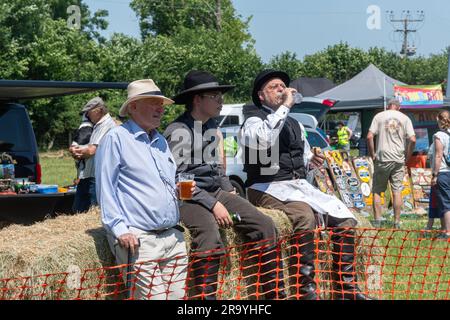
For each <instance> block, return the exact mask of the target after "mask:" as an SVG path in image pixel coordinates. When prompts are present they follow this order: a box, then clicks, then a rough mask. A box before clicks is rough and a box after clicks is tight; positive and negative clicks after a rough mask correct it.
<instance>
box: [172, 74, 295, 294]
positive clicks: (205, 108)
mask: <svg viewBox="0 0 450 320" xmlns="http://www.w3.org/2000/svg"><path fill="white" fill-rule="evenodd" d="M232 88H234V86H232V85H220V84H219V82H218V80H217V79H216V77H215V76H214V75H212V74H210V73H209V72H206V71H196V70H193V71H191V72H189V73H188V74H187V75H186V77H185V79H184V87H183V90H182V91H181V92H180V93H178V94H177V95H176V96H175V97H174V98H173V99H174V100H175V103H177V104H184V105H185V106H186V112H185V113H184V114H182V115H181V116H180V117H179V118H177V119H176V120H174V121H173V122H172V123H171V124H170V125H169V126H168V127H167V129H166V131H165V132H164V136H165V137H166V138H167V141H168V142H169V146H170V149H171V150H172V153H173V155H174V157H175V160H176V163H177V166H178V168H177V173H183V172H185V173H190V174H195V181H196V182H197V189H196V191H195V192H194V195H193V198H192V200H189V201H185V202H184V203H183V204H182V205H181V207H180V211H181V221H182V222H183V224H184V225H186V226H187V227H188V228H189V231H190V232H191V235H192V244H191V250H192V252H193V255H192V258H193V261H192V267H191V268H190V270H191V272H192V278H193V281H194V286H195V287H194V291H195V295H196V297H197V298H200V299H205V300H212V299H216V294H217V285H218V275H219V268H220V259H221V257H222V256H223V255H224V254H225V253H226V252H225V245H224V243H223V241H222V237H221V235H220V228H230V227H233V228H234V229H235V230H236V232H238V233H239V234H240V235H241V236H242V237H243V238H244V242H250V243H253V244H250V245H249V250H248V253H247V255H246V257H245V258H246V259H249V257H258V258H257V259H258V260H259V261H258V263H259V264H261V267H260V270H261V271H260V273H261V275H260V277H259V281H258V282H259V283H260V285H261V289H262V292H261V293H262V294H264V298H265V299H284V298H285V297H286V295H285V292H284V282H283V280H282V279H283V272H282V271H281V270H282V263H281V262H279V263H278V262H277V259H278V252H279V251H278V248H277V247H276V240H277V230H276V227H275V224H274V222H273V221H272V219H271V218H270V217H269V216H266V215H265V214H263V213H261V212H260V211H258V210H257V209H256V208H255V207H254V206H253V205H252V204H251V203H249V202H248V201H247V200H246V199H244V198H242V197H240V196H239V195H237V194H236V191H235V190H234V188H233V186H232V185H231V183H230V180H229V179H228V177H227V176H226V175H225V172H224V169H223V167H222V165H221V161H222V159H223V157H222V154H221V151H222V150H221V148H222V146H223V144H222V143H221V141H220V137H221V135H220V133H219V132H220V131H219V130H218V128H217V123H216V121H215V120H214V117H217V116H218V115H219V113H220V110H221V109H222V103H223V94H224V93H225V92H227V91H229V90H231V89H232ZM236 213H237V214H239V215H240V218H241V219H240V220H237V221H236V220H235V221H233V219H232V216H231V214H236ZM261 241H263V244H262V245H261V244H254V242H261ZM277 268H279V269H280V271H277Z"/></svg>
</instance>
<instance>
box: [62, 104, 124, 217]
mask: <svg viewBox="0 0 450 320" xmlns="http://www.w3.org/2000/svg"><path fill="white" fill-rule="evenodd" d="M81 112H82V113H86V116H87V117H88V119H89V120H90V121H91V122H92V123H93V124H94V129H93V131H92V135H91V138H90V140H89V144H88V145H85V146H71V147H70V148H69V151H70V153H71V155H72V157H73V158H74V159H75V160H82V159H84V160H85V165H84V167H83V168H82V169H80V170H79V176H78V178H79V179H80V181H79V182H78V185H77V192H76V194H75V200H74V204H73V210H74V211H75V212H84V211H87V210H89V208H90V207H91V206H95V205H97V195H96V192H95V172H94V166H95V165H94V157H95V152H96V151H97V147H98V145H99V143H100V140H101V139H102V138H103V136H104V135H105V134H106V133H107V132H108V131H109V129H111V128H113V127H115V126H116V122H115V121H114V119H113V118H112V117H111V116H110V115H109V113H108V109H107V108H106V105H105V103H104V102H103V100H102V99H101V98H100V97H95V98H93V99H91V100H89V101H88V103H86V105H85V106H84V107H83V110H81Z"/></svg>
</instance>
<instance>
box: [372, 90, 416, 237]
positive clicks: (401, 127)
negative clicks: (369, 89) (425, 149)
mask: <svg viewBox="0 0 450 320" xmlns="http://www.w3.org/2000/svg"><path fill="white" fill-rule="evenodd" d="M399 110H400V102H399V101H398V100H396V99H392V100H390V101H389V103H388V110H386V111H383V112H380V113H378V114H377V115H376V116H375V117H374V118H373V120H372V124H371V125H370V128H369V133H368V135H367V144H368V147H369V155H370V157H371V158H372V159H373V161H374V179H373V188H372V191H373V194H374V216H375V221H374V226H375V227H380V225H381V196H380V194H381V193H382V192H384V191H386V188H387V183H388V180H389V181H390V183H391V188H392V198H393V204H394V228H397V229H398V228H400V212H401V207H402V195H401V191H402V186H403V184H402V182H403V176H404V166H405V161H406V162H407V160H408V159H409V158H410V157H411V155H412V153H413V151H414V146H415V144H416V134H415V132H414V128H413V125H412V122H411V119H409V118H408V117H407V116H406V115H405V114H403V113H401V112H400V111H399ZM375 136H377V149H376V153H375V144H374V137H375ZM405 151H406V155H405Z"/></svg>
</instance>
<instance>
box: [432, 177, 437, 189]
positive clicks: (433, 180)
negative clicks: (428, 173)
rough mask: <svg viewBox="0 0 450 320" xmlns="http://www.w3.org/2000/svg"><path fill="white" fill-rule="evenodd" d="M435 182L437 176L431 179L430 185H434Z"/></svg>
mask: <svg viewBox="0 0 450 320" xmlns="http://www.w3.org/2000/svg"><path fill="white" fill-rule="evenodd" d="M436 184H437V177H436V176H434V177H433V179H431V186H432V187H434V186H435V185H436Z"/></svg>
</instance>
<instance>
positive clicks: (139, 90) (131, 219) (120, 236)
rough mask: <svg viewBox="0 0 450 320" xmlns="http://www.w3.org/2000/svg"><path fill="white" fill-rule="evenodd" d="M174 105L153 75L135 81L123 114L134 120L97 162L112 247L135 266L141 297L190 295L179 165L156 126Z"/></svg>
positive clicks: (118, 130) (117, 131)
mask: <svg viewBox="0 0 450 320" xmlns="http://www.w3.org/2000/svg"><path fill="white" fill-rule="evenodd" d="M172 103H173V101H172V100H170V99H169V98H166V97H165V96H164V95H163V94H162V92H161V90H160V89H159V88H158V87H157V86H156V84H155V83H154V82H153V80H151V79H144V80H137V81H134V82H132V83H130V84H129V85H128V98H127V100H126V101H125V103H124V104H123V105H122V107H121V108H120V112H119V114H120V115H121V116H127V115H128V116H129V118H130V119H129V120H128V121H127V122H125V123H124V124H122V125H120V126H118V127H115V128H114V129H112V130H110V131H109V132H108V134H107V135H106V136H105V137H104V139H103V141H102V144H101V146H100V148H99V150H98V158H96V163H95V165H96V166H95V168H96V178H97V179H98V180H97V181H98V184H97V198H98V202H99V204H100V207H101V213H102V222H103V226H104V227H105V229H106V230H107V234H108V242H109V245H110V248H111V251H112V252H113V254H114V255H115V257H116V261H117V263H118V264H133V268H134V271H135V272H136V274H139V275H138V276H137V277H136V278H137V279H134V280H132V283H133V282H135V290H134V298H135V299H157V300H166V299H181V298H183V297H184V295H185V290H184V286H185V279H186V266H187V263H188V260H187V254H186V245H185V241H184V236H183V229H182V227H181V226H179V225H178V222H179V219H180V215H179V210H178V199H177V194H176V188H177V187H176V184H175V172H176V165H175V160H174V159H173V156H172V153H171V152H170V149H169V147H168V145H167V141H166V139H165V138H164V137H163V136H162V135H161V134H159V133H158V131H157V130H156V128H158V127H159V125H160V124H161V117H162V115H163V113H164V106H165V105H169V104H172ZM117 244H118V245H117ZM128 253H130V254H131V259H130V260H129V259H128ZM161 259H164V262H162V263H160V262H159V261H161ZM136 261H138V262H141V261H142V262H143V261H146V263H145V264H142V265H140V264H137V265H136V264H135V262H136ZM148 261H153V262H151V263H149V262H148ZM167 266H174V267H173V268H169V267H167ZM138 269H139V271H138ZM154 274H158V277H154ZM169 278H170V280H171V281H170V282H166V281H165V279H169Z"/></svg>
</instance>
